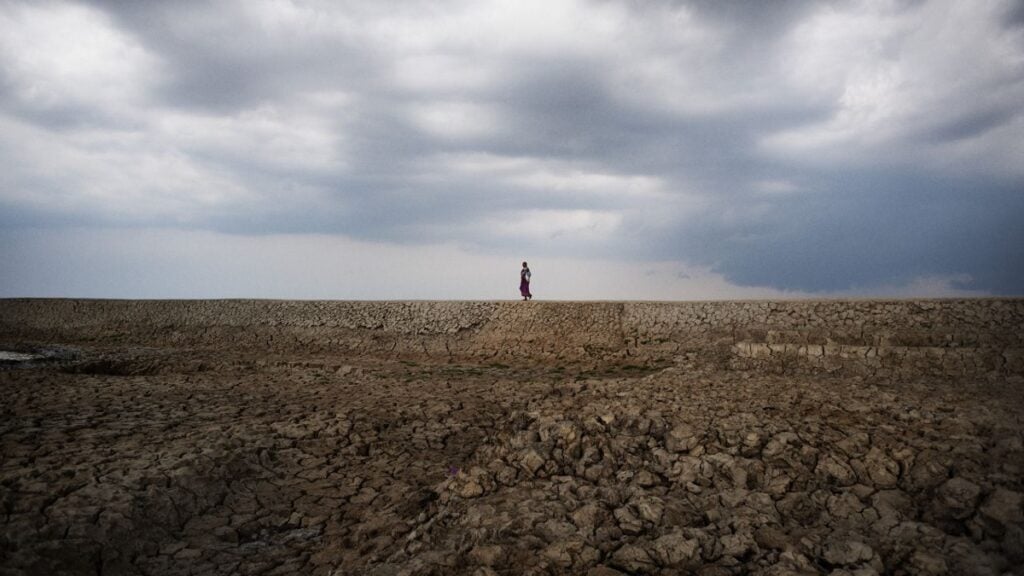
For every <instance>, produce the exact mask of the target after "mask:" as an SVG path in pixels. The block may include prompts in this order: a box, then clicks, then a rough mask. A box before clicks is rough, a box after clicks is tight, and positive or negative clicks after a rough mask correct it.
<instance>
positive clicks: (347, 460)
mask: <svg viewBox="0 0 1024 576" xmlns="http://www.w3.org/2000/svg"><path fill="white" fill-rule="evenodd" d="M90 355H91V356H92V357H93V358H94V359H93V360H90V361H79V362H78V363H73V364H66V363H65V364H61V365H35V366H30V367H24V368H11V369H6V370H3V371H0V397H2V398H3V402H2V404H0V448H2V460H0V500H2V509H0V560H2V561H0V573H2V574H4V575H14V574H54V575H58V574H268V575H269V574H321V575H328V574H331V575H341V574H380V575H398V574H410V575H412V574H478V575H491V574H589V575H593V576H611V575H615V574H680V573H682V574H687V573H694V574H702V575H719V574H721V575H726V574H832V575H836V576H839V575H870V574H1024V570H1022V569H1021V564H1022V562H1024V518H1022V510H1024V508H1022V493H1024V486H1022V484H1024V481H1022V468H1021V467H1022V464H1024V446H1022V425H1021V414H1024V412H1022V403H1024V401H1022V396H1021V394H1020V386H1021V384H1022V383H1021V382H1020V381H1019V377H1009V378H1004V379H1002V380H1000V381H970V382H939V381H927V380H922V381H919V382H916V383H914V382H912V383H901V384H888V383H886V382H880V381H865V380H863V379H860V378H856V377H839V376H829V375H821V376H807V375H803V376H782V375H767V374H759V373H755V372H738V371H726V370H717V369H712V368H707V367H703V368H702V367H698V366H695V365H687V364H686V363H685V362H681V363H679V364H674V365H673V364H668V365H660V366H629V365H620V366H617V367H605V368H594V367H590V369H589V370H587V369H585V368H584V367H571V366H561V367H559V366H554V365H546V366H536V365H532V366H531V365H524V366H518V367H516V366H504V365H476V364H441V363H422V362H420V363H417V362H413V361H409V360H406V361H397V360H374V359H369V358H345V357H341V356H332V357H324V356H316V357H312V356H311V357H302V356H300V355H291V356H272V355H261V356H256V355H254V354H252V353H248V355H246V354H245V353H242V352H238V353H236V354H235V355H233V356H232V355H231V354H229V353H223V352H218V353H217V354H216V355H214V354H212V353H208V354H207V355H206V356H204V353H203V352H202V351H196V350H179V351H175V350H135V351H130V353H127V354H126V353H121V354H120V355H110V354H101V353H100V352H97V351H91V352H90V351H85V352H83V357H85V358H89V357H90ZM95 358H99V359H95Z"/></svg>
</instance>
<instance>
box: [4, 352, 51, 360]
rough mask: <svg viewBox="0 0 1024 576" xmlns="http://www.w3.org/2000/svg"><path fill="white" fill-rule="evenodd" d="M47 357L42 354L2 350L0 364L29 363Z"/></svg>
mask: <svg viewBox="0 0 1024 576" xmlns="http://www.w3.org/2000/svg"><path fill="white" fill-rule="evenodd" d="M45 357H46V356H43V355H42V354H24V353H21V352H8V351H7V350H0V362H28V361H29V360H40V359H42V358H45Z"/></svg>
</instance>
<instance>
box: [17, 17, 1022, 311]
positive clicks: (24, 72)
mask: <svg viewBox="0 0 1024 576" xmlns="http://www.w3.org/2000/svg"><path fill="white" fill-rule="evenodd" d="M522 260H529V261H530V265H531V268H532V270H533V272H534V277H535V278H534V280H535V282H534V286H535V289H534V292H535V294H537V296H538V297H539V298H561V299H591V298H612V299H705V298H762V297H821V296H849V295H855V296H943V295H958V294H1024V2H1021V1H1020V0H1001V1H1000V0H978V1H971V2H963V1H957V0H948V1H928V0H924V1H914V0H911V1H864V2H839V1H836V2H823V1H817V2H804V1H797V0H786V1H778V2H759V3H753V2H739V1H737V2H729V1H713V0H698V1H693V2H673V1H667V0H666V1H655V0H652V1H649V2H633V1H622V2H619V1H613V0H610V1H589V2H588V1H561V0H542V1H531V0H519V1H516V2H507V1H500V0H499V1H494V2H490V1H483V0H469V1H451V2H445V1H440V2H438V1H432V2H416V1H405V2H394V3H392V2H379V1H366V2H359V1H326V0H325V1H323V2H317V1H299V0H295V1H287V0H279V1H269V0H268V1H265V2H261V1H257V0H251V1H241V0H239V1H231V0H218V1H215V2H213V1H211V2H200V1H182V2H119V1H109V2H104V1H94V2H49V1H40V0H32V1H26V2H18V1H12V0H0V296H89V297H132V298H166V297H267V298H358V299H373V298H382V299H392V298H426V299H454V298H459V299H464V298H474V299H492V298H494V299H504V298H515V297H517V285H518V268H519V265H520V262H521V261H522Z"/></svg>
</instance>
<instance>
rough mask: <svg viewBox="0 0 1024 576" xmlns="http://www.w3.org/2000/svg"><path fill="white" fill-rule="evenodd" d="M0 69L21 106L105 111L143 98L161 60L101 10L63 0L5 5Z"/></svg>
mask: <svg viewBox="0 0 1024 576" xmlns="http://www.w3.org/2000/svg"><path fill="white" fill-rule="evenodd" d="M0 31H2V33H0V67H2V68H0V69H2V71H3V76H4V77H6V81H7V83H8V84H9V85H10V86H11V88H12V89H13V91H14V94H15V96H16V98H18V100H19V101H20V102H21V103H22V105H24V106H26V107H30V108H38V109H53V108H61V107H68V106H70V107H83V106H84V107H91V108H97V109H100V110H103V111H105V112H108V113H114V112H117V111H118V108H119V107H122V106H125V105H135V104H138V103H139V102H140V100H142V99H144V98H145V96H146V93H147V91H148V90H149V89H150V87H151V86H152V85H153V84H154V83H155V81H156V80H157V78H158V77H159V74H160V72H161V69H160V61H159V59H158V58H156V57H155V56H153V55H152V54H150V53H148V52H147V51H146V50H145V49H143V48H142V47H141V45H140V44H139V43H138V42H137V41H135V39H133V38H131V37H130V36H128V35H126V34H124V33H123V32H122V31H120V30H119V29H118V28H116V27H115V26H114V25H113V24H112V23H111V22H110V20H109V18H107V17H106V15H105V14H103V13H102V12H100V11H98V10H94V9H90V8H87V7H83V6H78V5H74V4H65V3H50V2H44V3H39V4H33V5H25V4H19V3H13V4H5V5H2V6H0Z"/></svg>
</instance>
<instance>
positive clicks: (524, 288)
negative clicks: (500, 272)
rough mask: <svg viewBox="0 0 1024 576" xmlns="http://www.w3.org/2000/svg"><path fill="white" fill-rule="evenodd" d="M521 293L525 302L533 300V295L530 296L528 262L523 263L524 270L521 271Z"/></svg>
mask: <svg viewBox="0 0 1024 576" xmlns="http://www.w3.org/2000/svg"><path fill="white" fill-rule="evenodd" d="M519 293H520V294H522V295H523V300H529V299H530V298H533V294H530V267H529V266H527V265H526V262H523V269H522V270H520V271H519Z"/></svg>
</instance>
